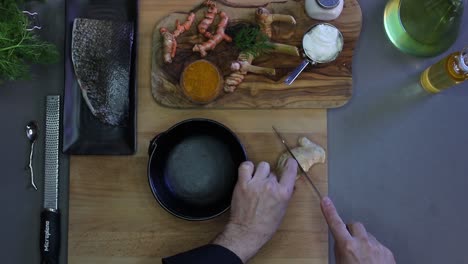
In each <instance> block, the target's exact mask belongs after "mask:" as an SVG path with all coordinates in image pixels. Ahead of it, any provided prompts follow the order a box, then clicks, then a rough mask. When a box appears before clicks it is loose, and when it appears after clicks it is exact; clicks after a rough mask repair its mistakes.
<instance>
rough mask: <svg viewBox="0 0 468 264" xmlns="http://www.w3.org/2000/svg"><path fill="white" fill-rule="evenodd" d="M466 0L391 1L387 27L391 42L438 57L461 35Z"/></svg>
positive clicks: (421, 53)
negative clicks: (460, 29)
mask: <svg viewBox="0 0 468 264" xmlns="http://www.w3.org/2000/svg"><path fill="white" fill-rule="evenodd" d="M463 5H464V0H389V1H388V3H387V5H386V7H385V11H384V26H385V31H386V32H387V36H388V37H389V39H390V41H391V42H392V43H393V44H394V45H395V46H396V47H397V48H398V49H400V50H401V51H403V52H406V53H409V54H412V55H416V56H427V57H429V56H435V55H438V54H440V53H442V52H444V51H445V50H447V49H448V48H449V47H450V46H451V45H452V44H453V42H454V41H455V40H456V38H457V36H458V31H459V28H460V23H461V18H462V15H463Z"/></svg>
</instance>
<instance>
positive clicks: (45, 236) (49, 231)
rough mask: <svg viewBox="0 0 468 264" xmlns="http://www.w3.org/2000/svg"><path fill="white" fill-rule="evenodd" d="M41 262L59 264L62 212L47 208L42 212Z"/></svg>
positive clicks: (43, 263) (42, 263)
mask: <svg viewBox="0 0 468 264" xmlns="http://www.w3.org/2000/svg"><path fill="white" fill-rule="evenodd" d="M40 237H41V243H40V247H41V248H40V250H41V264H58V263H59V253H60V213H59V212H58V211H56V210H49V209H45V210H44V211H43V212H42V213H41V235H40Z"/></svg>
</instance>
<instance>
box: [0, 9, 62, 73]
mask: <svg viewBox="0 0 468 264" xmlns="http://www.w3.org/2000/svg"><path fill="white" fill-rule="evenodd" d="M29 26H30V21H29V18H28V17H27V16H26V15H24V14H23V12H22V11H21V10H20V9H19V8H18V5H17V3H16V1H15V0H0V82H1V81H2V80H21V79H30V77H31V75H30V72H29V71H30V64H50V63H55V62H57V60H58V57H59V54H58V51H57V48H56V47H55V46H54V45H53V44H50V43H48V42H45V41H43V40H40V39H39V37H38V36H37V35H36V34H35V33H34V32H33V31H28V30H27V29H28V27H29Z"/></svg>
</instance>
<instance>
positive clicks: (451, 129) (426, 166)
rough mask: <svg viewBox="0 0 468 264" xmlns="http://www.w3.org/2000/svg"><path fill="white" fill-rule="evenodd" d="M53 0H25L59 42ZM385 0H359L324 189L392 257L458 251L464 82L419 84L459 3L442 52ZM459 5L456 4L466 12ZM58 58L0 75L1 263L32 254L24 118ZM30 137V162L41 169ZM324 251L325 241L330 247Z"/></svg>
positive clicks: (33, 115)
mask: <svg viewBox="0 0 468 264" xmlns="http://www.w3.org/2000/svg"><path fill="white" fill-rule="evenodd" d="M63 2H64V1H60V0H49V1H48V2H47V4H39V3H37V2H34V3H32V4H31V5H32V7H31V8H32V9H34V10H38V11H39V12H40V13H41V14H42V15H41V17H42V23H43V26H44V28H45V29H44V30H43V31H42V33H41V34H42V35H43V36H44V37H45V38H47V39H48V40H50V41H52V42H54V43H56V44H57V45H59V48H60V49H63V41H64V35H63V34H60V32H63V31H64V25H63V23H64V3H63ZM385 3H386V0H378V1H377V0H360V4H361V8H362V11H363V28H362V33H361V39H360V41H359V44H358V47H357V49H356V53H355V59H354V61H353V73H354V74H353V78H354V95H353V98H352V99H351V101H350V102H349V103H348V104H347V105H345V106H344V107H342V108H339V109H334V110H330V111H329V112H328V125H329V127H328V133H329V135H328V140H329V146H328V149H329V188H330V195H331V197H332V198H333V199H334V201H335V203H336V204H337V207H338V209H339V211H340V213H341V215H342V216H343V218H344V219H345V220H346V221H361V222H363V223H364V224H365V225H366V227H367V228H368V230H369V231H370V232H371V233H373V234H375V235H376V237H377V238H378V239H379V240H380V241H381V242H383V243H384V244H386V245H387V246H388V247H389V248H390V249H391V250H392V251H393V252H394V253H395V256H396V259H397V261H398V263H426V264H427V263H468V255H467V254H466V253H465V252H464V250H465V247H466V246H465V245H468V236H466V234H468V225H466V223H467V222H468V221H467V220H468V210H467V209H466V206H464V202H465V201H466V200H467V199H468V192H466V189H467V188H468V162H467V161H466V154H465V151H466V149H468V121H467V117H468V83H465V84H463V85H461V86H459V87H456V88H452V89H450V90H448V91H446V92H444V93H442V94H439V95H435V96H429V95H426V94H424V93H422V92H421V90H420V88H418V85H417V81H418V77H419V74H420V73H421V71H422V70H424V68H426V67H427V66H429V65H430V64H432V63H434V62H435V61H437V60H438V59H440V58H441V57H443V56H444V55H445V54H447V53H448V52H449V51H454V50H457V49H460V48H461V47H462V46H463V45H465V44H468V16H467V15H465V17H464V21H463V25H464V27H465V28H462V30H461V32H460V37H459V39H458V41H457V42H456V43H455V44H454V46H453V47H452V48H450V50H449V51H447V52H445V53H444V54H443V55H441V56H439V57H435V58H431V59H425V58H416V57H412V56H409V55H406V54H403V53H401V52H399V51H398V50H397V49H396V48H394V47H393V46H392V44H390V42H389V41H388V40H387V38H386V35H385V32H384V29H383V24H382V20H383V9H384V6H385ZM466 9H467V8H466V6H465V14H467V13H468V11H467V10H466ZM62 65H63V64H61V63H59V64H57V65H53V66H47V67H41V66H39V67H35V68H34V81H22V82H15V83H6V84H2V85H0V122H1V123H2V128H3V129H2V132H1V137H0V145H1V146H2V149H1V150H0V153H1V157H2V159H1V160H0V166H1V167H2V170H3V173H2V176H1V177H2V184H1V185H0V201H2V202H3V204H4V210H3V212H2V216H3V217H2V218H1V219H2V220H1V222H0V223H1V225H0V233H1V234H2V236H0V247H1V250H0V259H1V260H2V263H8V264H9V263H15V264H16V263H18V264H21V263H25V264H30V263H38V259H39V251H38V242H37V241H38V240H39V230H38V228H39V214H40V210H41V207H42V196H43V194H42V186H43V182H42V179H41V177H39V178H38V179H37V182H36V183H37V184H38V186H39V187H40V191H38V192H35V191H33V190H32V189H29V188H27V186H28V179H29V178H28V174H27V172H26V171H25V169H24V168H25V166H26V164H27V155H28V151H29V145H28V143H27V140H26V137H25V132H24V126H25V125H26V123H27V122H28V121H29V120H32V119H35V120H38V121H39V123H40V124H41V125H42V128H41V132H42V133H44V117H45V113H44V106H45V96H46V95H48V94H62V91H63V83H64V76H63V66H62ZM43 144H44V140H43V138H40V139H39V142H38V146H37V151H36V159H35V163H34V165H35V170H36V171H37V172H38V174H40V173H41V172H42V171H43V153H42V152H41V151H40V150H41V149H43ZM60 166H61V174H60V177H61V178H60V188H61V194H60V195H61V196H60V198H61V200H60V208H61V210H62V212H63V218H62V220H63V221H62V230H63V231H64V232H62V238H63V243H62V252H61V253H62V254H61V263H66V256H67V252H66V248H67V243H66V232H65V230H66V229H67V225H68V221H67V220H68V219H67V213H68V194H67V193H68V159H67V157H65V156H62V157H61V163H60ZM330 257H331V263H334V261H333V253H332V252H330Z"/></svg>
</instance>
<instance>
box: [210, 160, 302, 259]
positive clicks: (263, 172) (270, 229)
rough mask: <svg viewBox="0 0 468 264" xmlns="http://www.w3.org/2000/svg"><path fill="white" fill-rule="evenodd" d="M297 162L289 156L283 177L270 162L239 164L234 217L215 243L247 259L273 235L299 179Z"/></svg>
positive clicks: (234, 199)
mask: <svg viewBox="0 0 468 264" xmlns="http://www.w3.org/2000/svg"><path fill="white" fill-rule="evenodd" d="M296 174H297V163H296V161H294V160H293V159H289V160H288V162H287V163H286V166H285V168H284V170H283V175H282V176H281V178H280V180H279V181H278V178H277V177H276V175H274V174H273V173H272V172H270V165H269V164H268V163H266V162H260V163H259V164H258V165H257V168H256V169H255V171H254V165H253V163H252V162H250V161H248V162H244V163H242V164H241V166H240V167H239V179H238V181H237V184H236V187H235V189H234V194H233V197H232V203H231V218H230V221H229V223H228V224H227V226H226V228H225V230H224V232H222V233H221V234H220V235H219V236H218V237H217V238H216V239H215V240H214V241H213V243H214V244H218V245H221V246H224V247H226V248H228V249H229V250H231V251H232V252H234V253H235V254H236V255H237V256H239V257H240V258H241V260H242V261H243V262H244V263H245V262H247V260H249V259H250V258H251V257H253V256H254V255H255V254H256V253H257V251H258V250H259V249H260V248H261V247H262V246H263V245H264V244H265V243H266V242H267V241H268V240H270V238H271V237H272V236H273V234H274V233H275V232H276V229H278V227H279V225H280V224H281V221H282V219H283V217H284V214H285V213H286V208H287V206H288V202H289V200H290V199H291V195H292V193H293V189H294V183H295V181H296Z"/></svg>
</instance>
